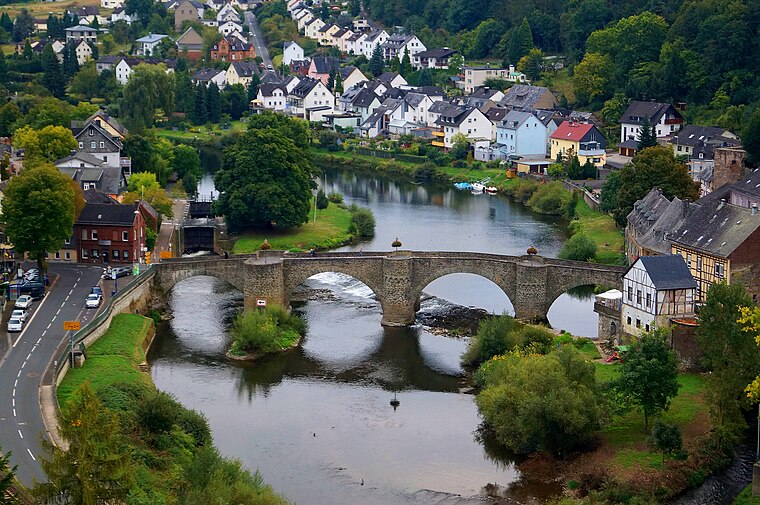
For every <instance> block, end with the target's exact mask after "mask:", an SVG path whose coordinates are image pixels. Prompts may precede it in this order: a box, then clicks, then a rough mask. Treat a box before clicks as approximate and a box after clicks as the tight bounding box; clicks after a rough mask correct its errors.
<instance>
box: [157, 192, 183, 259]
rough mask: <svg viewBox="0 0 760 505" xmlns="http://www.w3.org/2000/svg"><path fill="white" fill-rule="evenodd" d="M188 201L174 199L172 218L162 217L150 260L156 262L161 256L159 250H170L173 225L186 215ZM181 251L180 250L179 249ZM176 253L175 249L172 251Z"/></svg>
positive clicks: (176, 224) (177, 224)
mask: <svg viewBox="0 0 760 505" xmlns="http://www.w3.org/2000/svg"><path fill="white" fill-rule="evenodd" d="M187 209H188V202H187V200H175V201H174V205H172V211H173V212H174V218H173V219H164V220H163V222H162V223H161V229H160V230H159V231H158V238H157V239H156V247H155V249H154V250H153V254H152V255H151V256H152V258H151V261H152V262H157V261H159V258H160V257H161V251H171V250H172V248H173V247H174V246H173V235H174V231H175V227H178V226H179V223H181V222H182V220H183V219H184V218H185V216H186V215H187ZM180 252H181V251H180ZM174 253H175V254H177V252H176V251H174Z"/></svg>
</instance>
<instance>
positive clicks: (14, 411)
mask: <svg viewBox="0 0 760 505" xmlns="http://www.w3.org/2000/svg"><path fill="white" fill-rule="evenodd" d="M13 417H16V409H13Z"/></svg>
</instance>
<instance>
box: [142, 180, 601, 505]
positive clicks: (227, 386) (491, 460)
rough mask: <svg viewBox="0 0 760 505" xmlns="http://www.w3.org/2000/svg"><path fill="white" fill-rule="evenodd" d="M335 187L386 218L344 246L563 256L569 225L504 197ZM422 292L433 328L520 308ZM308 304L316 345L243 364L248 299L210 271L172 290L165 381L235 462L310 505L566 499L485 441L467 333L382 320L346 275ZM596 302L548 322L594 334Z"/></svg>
mask: <svg viewBox="0 0 760 505" xmlns="http://www.w3.org/2000/svg"><path fill="white" fill-rule="evenodd" d="M322 184H323V185H325V186H326V189H327V192H328V193H329V192H330V191H332V190H337V191H340V192H341V193H343V194H344V195H345V200H346V202H347V203H349V204H350V203H357V204H358V205H363V206H367V207H370V208H371V209H372V211H373V212H374V214H375V218H376V221H377V234H376V237H375V238H374V239H373V240H372V241H369V242H364V243H362V244H360V245H355V246H351V247H348V248H346V249H351V248H359V247H361V248H363V249H364V250H365V251H370V250H390V243H391V242H392V241H393V240H394V239H395V238H396V237H398V238H399V240H401V241H402V242H403V244H404V246H403V247H404V248H406V249H417V250H447V251H478V252H488V253H502V254H523V253H524V251H525V250H526V249H527V248H528V247H529V246H531V245H534V246H535V247H537V248H538V250H539V254H543V255H546V256H555V255H556V254H557V252H558V250H559V249H560V247H561V244H562V242H563V240H564V239H565V231H564V225H563V224H562V223H557V222H556V220H555V219H553V218H545V217H542V216H539V215H536V214H533V213H531V212H529V211H527V210H526V209H525V208H524V207H522V206H521V205H518V204H515V203H513V202H510V201H509V200H507V199H505V198H502V197H499V196H495V197H494V196H488V195H472V194H470V193H467V192H458V191H455V190H453V189H450V188H448V187H435V186H427V185H416V184H412V183H411V182H408V181H399V180H391V179H389V178H385V177H379V176H376V175H357V174H351V173H348V172H341V171H335V172H330V173H328V174H327V175H326V180H323V181H322ZM206 187H208V186H206ZM317 219H319V217H317ZM425 292H426V293H427V294H428V295H429V296H426V297H425V298H424V299H423V301H422V306H421V312H420V316H421V317H420V320H421V321H428V320H431V318H432V319H435V316H437V315H445V314H450V313H451V312H452V309H453V308H454V307H456V306H465V307H469V306H472V307H477V308H481V309H486V310H487V311H489V312H495V313H501V312H505V311H506V312H510V311H511V310H512V305H511V302H510V301H509V300H508V298H507V297H506V295H504V293H502V292H501V290H500V289H499V288H498V287H496V286H495V285H494V284H492V283H491V282H490V281H488V280H486V279H483V278H480V277H477V276H473V275H464V274H460V275H450V276H446V277H443V278H441V279H439V280H437V281H435V282H433V283H431V284H430V285H429V286H428V287H427V288H426V289H425ZM298 295H299V294H297V296H294V298H298ZM300 297H301V298H302V299H304V300H305V301H304V302H302V303H300V304H298V305H297V306H296V307H294V309H295V310H296V311H297V312H298V313H300V314H301V315H302V316H303V317H304V318H305V319H306V320H307V322H308V332H307V336H306V338H305V340H304V342H303V345H302V346H300V347H299V348H297V349H293V350H292V351H289V352H287V353H284V354H282V355H279V356H275V357H271V358H268V359H265V360H262V361H259V362H257V363H255V364H238V363H230V362H229V361H228V360H227V359H226V358H225V357H224V352H225V350H226V348H227V346H228V344H229V338H228V335H227V331H226V329H227V327H228V325H229V323H230V321H231V319H232V318H233V317H234V315H235V314H236V312H237V311H239V310H240V308H241V305H242V295H241V294H240V293H239V292H237V291H236V290H234V288H232V287H231V286H229V285H227V284H225V283H224V282H222V281H219V280H216V279H212V278H209V277H195V278H190V279H187V280H185V281H183V282H181V283H179V284H178V285H177V286H176V287H175V288H174V289H173V290H172V292H171V293H170V298H169V301H168V302H169V305H170V307H171V310H172V311H173V314H174V316H175V317H174V319H172V320H171V321H170V322H167V323H164V324H163V325H162V326H161V327H160V328H159V332H158V338H157V340H156V343H155V345H154V348H153V349H152V351H151V355H150V362H151V370H152V375H153V380H154V381H155V383H156V385H157V386H158V387H159V388H160V389H162V390H164V391H168V392H170V393H172V394H174V395H175V396H176V397H177V398H178V399H179V400H180V401H181V402H182V403H183V404H184V405H186V406H188V407H190V408H194V409H197V410H199V411H201V412H203V413H204V414H205V415H206V416H207V417H208V419H209V423H210V425H211V428H212V430H213V435H214V440H215V443H216V444H217V446H218V447H219V448H220V450H221V451H222V453H223V454H225V455H227V456H232V457H237V458H239V459H240V460H241V461H242V462H243V463H244V464H245V466H246V467H248V468H250V469H258V470H259V471H260V472H261V474H262V476H263V477H264V479H265V481H266V482H268V483H270V484H271V485H272V486H273V487H274V488H275V489H276V490H277V491H278V492H281V493H283V494H284V495H285V496H286V497H287V498H289V499H291V500H293V501H295V502H296V503H299V504H302V505H303V504H317V505H319V504H357V503H361V504H368V505H372V504H399V505H401V504H404V505H406V504H414V503H443V504H448V503H451V504H467V503H483V502H484V500H485V502H486V503H522V504H528V503H534V502H536V501H537V500H539V499H542V498H546V497H548V496H550V495H552V494H553V493H556V492H557V487H556V486H555V485H547V484H545V483H541V482H535V481H532V480H531V479H530V476H527V475H523V474H521V473H520V472H519V471H518V470H517V469H516V468H515V465H514V462H513V459H512V458H510V456H509V455H508V454H504V453H503V452H501V451H499V450H498V449H496V448H495V445H494V444H493V443H492V441H490V440H488V439H485V440H482V437H480V436H479V435H478V427H479V422H480V420H479V417H478V412H477V407H476V405H475V402H474V397H473V396H472V395H471V394H467V393H464V392H463V391H464V390H466V388H467V387H468V386H469V384H468V382H467V378H466V377H465V374H464V372H463V370H462V369H461V367H460V366H459V357H460V355H461V353H462V352H463V351H464V349H465V348H466V345H467V341H466V339H464V338H455V337H451V336H443V335H440V334H439V332H437V331H434V330H433V329H431V328H428V327H427V326H425V325H423V324H418V325H415V326H413V327H410V328H383V327H381V326H380V319H381V311H380V307H379V304H378V303H377V302H376V301H375V300H374V298H373V295H372V292H371V291H370V290H369V288H367V287H366V286H364V285H363V284H361V283H360V282H358V281H356V280H354V279H352V278H350V277H348V276H344V275H341V274H334V273H327V274H320V275H318V276H315V277H312V278H311V279H309V280H308V281H307V282H306V283H304V285H303V286H302V290H301V292H300ZM592 303H593V301H592V300H591V299H590V298H589V297H588V296H586V297H583V296H580V297H579V296H575V297H574V296H571V295H568V294H566V295H563V296H562V297H560V298H559V299H558V300H557V301H556V302H555V303H554V305H553V306H552V309H551V311H550V313H549V321H550V323H551V324H553V325H554V326H556V327H560V328H565V329H567V330H569V331H571V332H573V333H576V334H581V335H588V336H595V334H596V318H595V317H594V314H593V312H592V310H591V306H592ZM394 395H395V397H396V398H397V399H398V400H399V401H400V405H399V406H398V408H397V409H394V408H393V407H392V406H391V405H390V400H392V399H393V398H394Z"/></svg>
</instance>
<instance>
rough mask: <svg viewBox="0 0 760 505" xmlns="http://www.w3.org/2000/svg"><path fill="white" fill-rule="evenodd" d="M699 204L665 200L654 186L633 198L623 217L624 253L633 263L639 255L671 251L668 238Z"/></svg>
mask: <svg viewBox="0 0 760 505" xmlns="http://www.w3.org/2000/svg"><path fill="white" fill-rule="evenodd" d="M697 207H698V204H696V203H694V202H686V201H683V200H681V199H679V198H677V197H675V198H673V199H672V200H668V199H667V198H666V197H665V196H664V195H663V194H662V191H661V190H660V189H659V188H653V189H652V190H651V191H650V192H649V193H647V195H646V196H645V197H644V198H642V199H641V200H638V201H636V203H634V205H633V209H632V210H631V212H629V213H628V216H627V217H626V227H625V255H626V258H627V259H628V263H629V264H632V263H633V262H634V261H636V260H637V259H638V258H640V257H644V256H656V255H664V254H670V244H671V240H672V239H673V237H674V236H675V234H676V232H677V230H680V229H681V228H682V227H683V225H684V223H686V222H687V221H688V220H689V218H690V216H691V215H692V214H693V213H694V211H695V210H696V209H697Z"/></svg>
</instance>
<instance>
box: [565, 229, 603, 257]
mask: <svg viewBox="0 0 760 505" xmlns="http://www.w3.org/2000/svg"><path fill="white" fill-rule="evenodd" d="M559 257H560V258H562V259H565V260H574V261H589V260H591V259H594V257H596V242H594V241H593V240H591V238H590V237H589V236H588V235H586V234H584V233H576V234H575V235H573V236H572V237H570V238H569V239H568V240H567V242H565V245H563V246H562V250H561V251H560V253H559Z"/></svg>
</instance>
